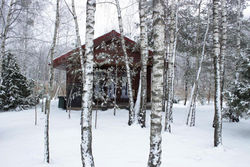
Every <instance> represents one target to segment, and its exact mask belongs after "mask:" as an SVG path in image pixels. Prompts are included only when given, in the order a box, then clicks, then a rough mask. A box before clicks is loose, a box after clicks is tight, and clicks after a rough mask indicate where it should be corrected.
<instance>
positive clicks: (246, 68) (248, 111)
mask: <svg viewBox="0 0 250 167" xmlns="http://www.w3.org/2000/svg"><path fill="white" fill-rule="evenodd" d="M238 62H239V67H238V72H239V79H238V80H236V81H234V82H232V83H231V86H230V87H229V90H228V91H227V92H226V97H227V106H228V108H227V109H226V110H225V112H224V117H228V118H229V119H230V121H233V122H235V121H236V122H238V121H239V118H240V117H247V116H248V117H249V116H250V55H247V56H242V58H240V59H239V60H238Z"/></svg>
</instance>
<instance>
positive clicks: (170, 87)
mask: <svg viewBox="0 0 250 167" xmlns="http://www.w3.org/2000/svg"><path fill="white" fill-rule="evenodd" d="M176 5H177V4H176V1H175V0H171V15H170V43H169V52H168V56H167V57H168V70H167V77H168V79H167V80H168V83H167V90H166V93H167V104H166V106H165V107H166V110H165V111H166V113H165V114H166V115H165V128H164V130H165V131H168V132H170V131H171V125H170V123H171V122H172V110H173V97H174V63H175V49H176V37H177V36H176V35H177V34H176V33H177V17H178V14H177V11H178V9H177V7H176Z"/></svg>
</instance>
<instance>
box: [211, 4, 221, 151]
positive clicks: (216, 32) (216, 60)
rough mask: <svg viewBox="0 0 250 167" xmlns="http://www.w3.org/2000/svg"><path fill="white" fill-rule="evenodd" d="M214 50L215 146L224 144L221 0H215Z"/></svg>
mask: <svg viewBox="0 0 250 167" xmlns="http://www.w3.org/2000/svg"><path fill="white" fill-rule="evenodd" d="M213 51H214V80H215V81H214V83H215V93H214V110H215V115H214V146H215V147H217V146H220V145H222V114H221V108H220V104H221V103H220V99H221V98H220V88H221V87H220V64H219V56H220V43H219V0H213Z"/></svg>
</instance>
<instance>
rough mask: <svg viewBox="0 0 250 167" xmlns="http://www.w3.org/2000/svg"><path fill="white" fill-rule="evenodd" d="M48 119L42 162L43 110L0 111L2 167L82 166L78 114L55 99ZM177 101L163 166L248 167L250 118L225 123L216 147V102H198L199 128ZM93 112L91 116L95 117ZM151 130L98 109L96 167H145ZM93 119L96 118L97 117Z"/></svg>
mask: <svg viewBox="0 0 250 167" xmlns="http://www.w3.org/2000/svg"><path fill="white" fill-rule="evenodd" d="M52 105H53V106H52V111H51V117H50V118H51V119H50V151H51V164H50V165H47V164H44V162H43V151H44V148H43V136H44V135H43V128H44V126H43V125H44V114H43V113H41V112H40V109H38V110H39V112H38V125H37V126H35V125H34V110H33V109H32V110H26V111H21V112H2V113H0V166H1V167H47V166H49V167H80V166H81V159H80V125H79V122H80V112H79V111H72V114H71V119H68V116H67V113H66V112H65V111H64V110H61V109H58V108H57V101H53V103H52ZM185 111H186V110H185V107H184V106H183V105H181V104H177V105H174V124H173V125H172V134H167V133H163V144H162V149H163V154H162V165H161V166H162V167H184V166H185V167H249V166H250V120H241V122H240V123H229V122H223V147H221V148H217V149H216V148H213V128H212V126H211V123H212V118H213V106H212V105H210V106H208V105H205V106H198V111H197V122H196V127H192V128H190V127H187V126H185V118H186V112H185ZM94 118H95V113H94V115H93V120H94ZM147 118H148V120H147V128H144V129H141V128H140V127H139V126H138V125H134V126H132V127H129V126H128V125H127V119H128V112H127V111H126V110H119V111H118V112H117V115H116V116H113V111H112V110H109V111H98V124H97V129H93V155H94V160H95V166H96V167H146V166H147V159H148V153H149V117H147ZM93 122H94V121H93Z"/></svg>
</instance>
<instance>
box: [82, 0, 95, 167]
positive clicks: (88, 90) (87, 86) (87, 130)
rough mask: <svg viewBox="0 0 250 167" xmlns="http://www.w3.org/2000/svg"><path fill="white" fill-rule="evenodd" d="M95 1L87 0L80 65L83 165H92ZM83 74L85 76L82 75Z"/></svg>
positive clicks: (91, 166)
mask: <svg viewBox="0 0 250 167" xmlns="http://www.w3.org/2000/svg"><path fill="white" fill-rule="evenodd" d="M95 11H96V1H95V0H87V10H86V36H85V39H86V40H85V41H86V44H85V48H86V49H85V57H86V64H85V70H84V66H82V67H81V68H82V71H85V74H84V73H82V75H83V76H82V78H84V77H85V79H84V80H83V81H84V84H83V95H82V115H81V158H82V166H83V167H94V166H95V165H94V158H93V155H92V123H91V121H92V102H93V65H94V62H93V61H94V60H93V59H94V41H93V40H94V26H95ZM84 75H85V76H84Z"/></svg>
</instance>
